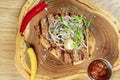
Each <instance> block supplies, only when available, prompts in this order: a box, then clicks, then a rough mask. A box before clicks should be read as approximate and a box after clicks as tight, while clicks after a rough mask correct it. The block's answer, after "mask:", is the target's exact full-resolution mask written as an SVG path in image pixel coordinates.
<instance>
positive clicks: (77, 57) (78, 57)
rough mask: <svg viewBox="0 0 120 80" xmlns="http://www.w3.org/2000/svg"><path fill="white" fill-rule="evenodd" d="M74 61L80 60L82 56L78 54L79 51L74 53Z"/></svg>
mask: <svg viewBox="0 0 120 80" xmlns="http://www.w3.org/2000/svg"><path fill="white" fill-rule="evenodd" d="M73 55H74V61H75V62H78V61H79V60H80V56H79V55H78V53H74V54H73Z"/></svg>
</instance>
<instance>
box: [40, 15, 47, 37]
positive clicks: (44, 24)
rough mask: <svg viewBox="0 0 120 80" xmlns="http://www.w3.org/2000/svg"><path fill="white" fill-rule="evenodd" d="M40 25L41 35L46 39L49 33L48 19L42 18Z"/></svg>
mask: <svg viewBox="0 0 120 80" xmlns="http://www.w3.org/2000/svg"><path fill="white" fill-rule="evenodd" d="M40 24H41V31H42V32H41V33H42V35H43V36H44V37H46V33H47V32H48V23H47V20H46V17H43V18H41V20H40Z"/></svg>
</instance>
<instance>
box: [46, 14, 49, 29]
mask: <svg viewBox="0 0 120 80" xmlns="http://www.w3.org/2000/svg"><path fill="white" fill-rule="evenodd" d="M45 17H46V24H47V27H48V28H49V25H50V23H49V21H48V16H47V15H46V16H45Z"/></svg>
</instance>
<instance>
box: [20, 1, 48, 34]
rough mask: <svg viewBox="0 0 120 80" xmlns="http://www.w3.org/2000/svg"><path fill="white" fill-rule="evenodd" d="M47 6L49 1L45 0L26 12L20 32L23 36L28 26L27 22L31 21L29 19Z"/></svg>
mask: <svg viewBox="0 0 120 80" xmlns="http://www.w3.org/2000/svg"><path fill="white" fill-rule="evenodd" d="M46 6H47V3H46V2H45V1H43V2H42V3H39V4H38V5H37V6H35V7H34V8H33V9H32V10H30V11H29V12H28V13H27V14H26V16H25V17H24V19H23V21H22V24H21V28H20V33H21V35H22V36H24V31H25V28H26V26H27V24H28V23H29V21H30V20H31V19H32V18H33V17H34V16H35V15H36V14H38V13H39V12H40V11H42V10H43V9H44V8H45V7H46Z"/></svg>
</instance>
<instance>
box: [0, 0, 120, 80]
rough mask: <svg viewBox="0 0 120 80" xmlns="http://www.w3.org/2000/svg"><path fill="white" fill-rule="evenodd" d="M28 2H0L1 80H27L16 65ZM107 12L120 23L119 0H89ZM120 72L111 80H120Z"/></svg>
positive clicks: (13, 0)
mask: <svg viewBox="0 0 120 80" xmlns="http://www.w3.org/2000/svg"><path fill="white" fill-rule="evenodd" d="M25 1H26V0H0V80H25V79H24V78H23V77H22V76H21V75H20V74H19V72H18V71H17V69H16V67H15V64H14V55H15V40H16V34H17V21H18V16H19V12H20V10H21V7H22V6H23V5H24V3H25ZM89 1H90V2H92V3H94V4H95V5H97V6H99V7H101V8H103V9H105V10H107V11H108V12H110V13H111V14H113V15H114V16H115V17H116V18H117V19H118V20H119V21H120V1H119V0H89ZM119 74H120V70H118V71H116V72H114V73H113V76H112V79H111V80H120V76H119Z"/></svg>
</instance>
